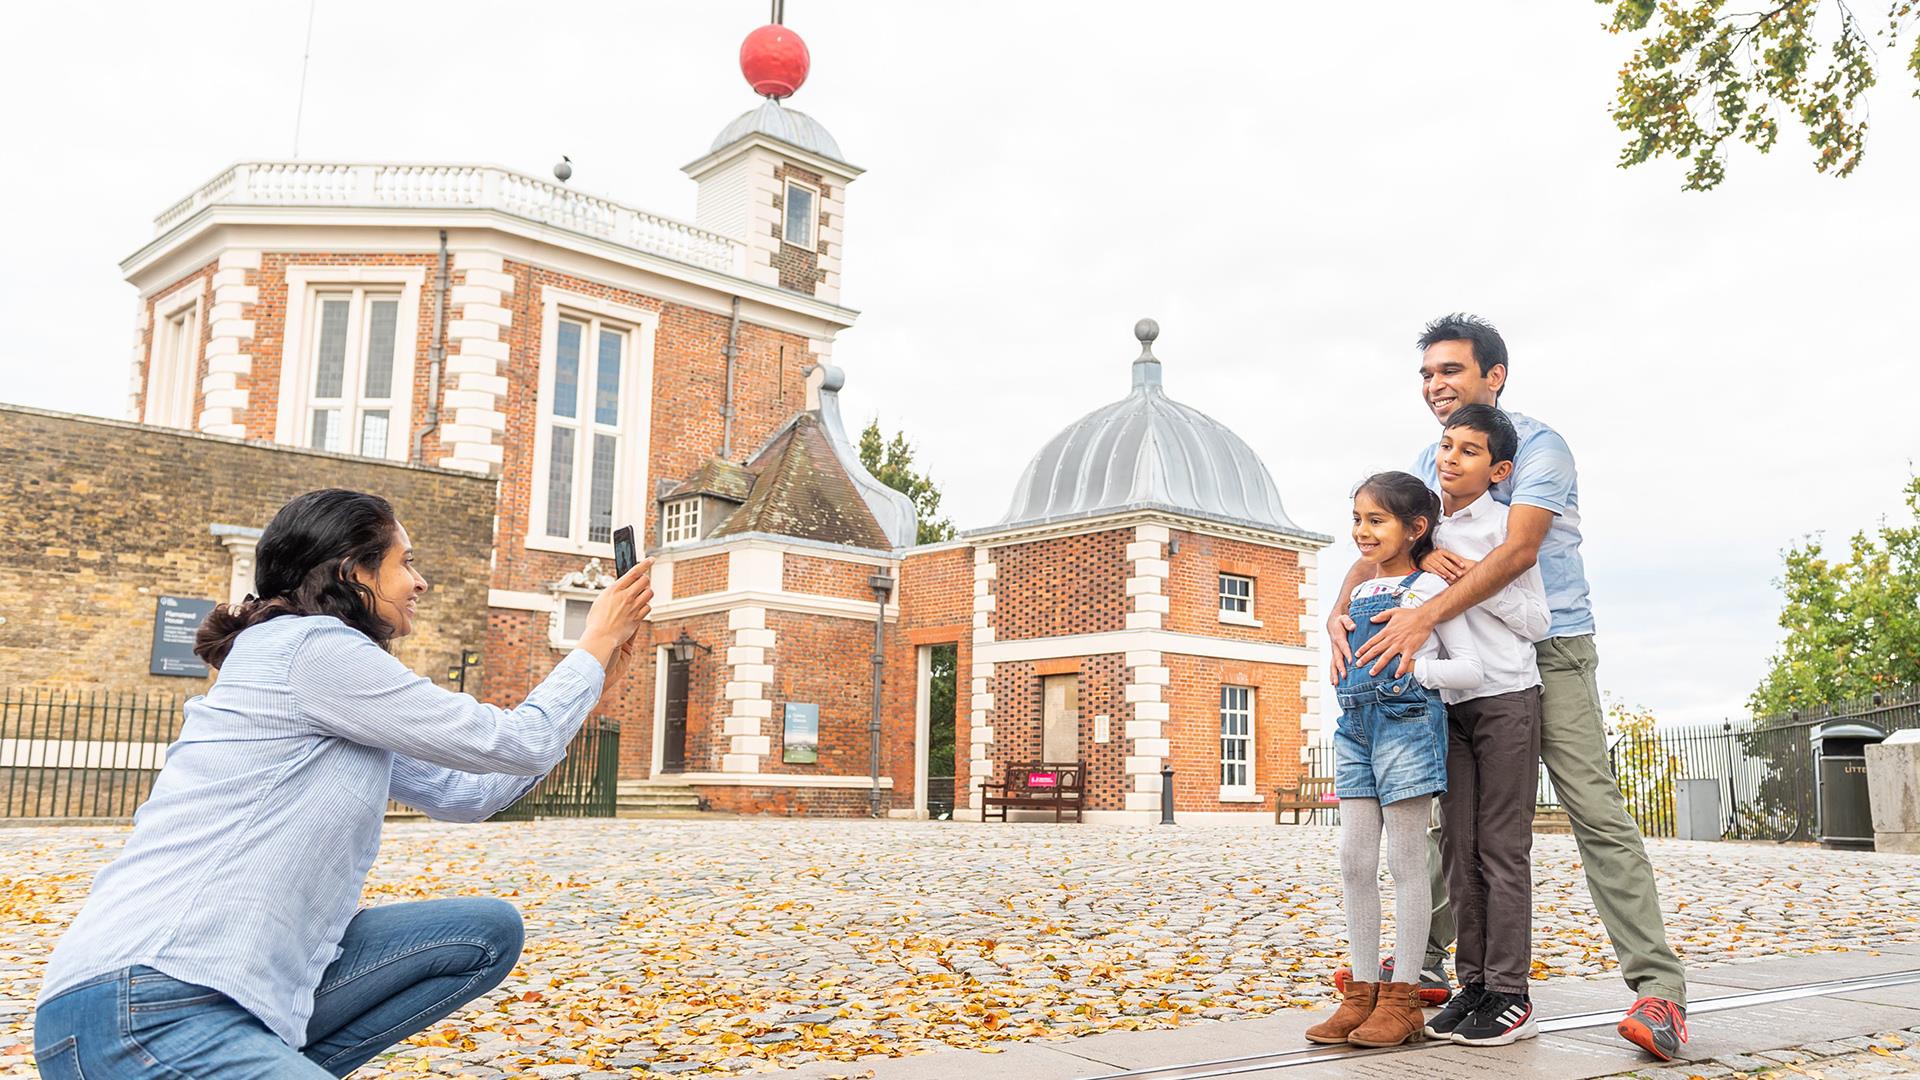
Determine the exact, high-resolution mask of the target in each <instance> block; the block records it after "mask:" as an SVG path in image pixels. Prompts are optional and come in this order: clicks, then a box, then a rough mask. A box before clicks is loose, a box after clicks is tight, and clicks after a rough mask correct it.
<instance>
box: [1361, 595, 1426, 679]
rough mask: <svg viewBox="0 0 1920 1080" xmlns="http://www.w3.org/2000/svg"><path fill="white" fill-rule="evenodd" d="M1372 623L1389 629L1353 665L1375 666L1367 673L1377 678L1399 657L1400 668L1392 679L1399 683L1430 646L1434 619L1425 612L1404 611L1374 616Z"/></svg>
mask: <svg viewBox="0 0 1920 1080" xmlns="http://www.w3.org/2000/svg"><path fill="white" fill-rule="evenodd" d="M1372 621H1374V622H1377V623H1385V624H1386V625H1385V626H1382V627H1381V628H1380V631H1379V632H1378V633H1376V634H1374V635H1373V640H1371V641H1369V642H1367V644H1366V646H1365V647H1364V648H1362V649H1361V650H1360V655H1359V656H1358V657H1355V658H1354V663H1355V664H1372V665H1373V666H1372V667H1371V668H1368V669H1367V670H1368V673H1369V674H1373V675H1378V674H1380V673H1381V672H1382V671H1385V670H1386V668H1387V665H1388V664H1390V663H1392V662H1393V658H1394V657H1395V656H1398V657H1399V658H1400V666H1399V667H1397V668H1396V669H1394V673H1393V677H1394V678H1396V679H1397V678H1399V677H1400V676H1402V675H1405V674H1406V673H1407V672H1409V671H1412V670H1413V661H1414V654H1415V653H1418V652H1419V651H1420V646H1422V645H1425V644H1426V643H1427V635H1429V634H1431V633H1433V618H1432V616H1430V615H1428V614H1427V613H1426V611H1425V609H1423V608H1417V607H1412V608H1406V607H1402V608H1390V609H1388V610H1386V611H1383V612H1381V613H1380V614H1378V615H1375V616H1374V617H1373V620H1372Z"/></svg>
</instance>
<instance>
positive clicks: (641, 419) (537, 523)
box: [524, 288, 660, 563]
mask: <svg viewBox="0 0 1920 1080" xmlns="http://www.w3.org/2000/svg"><path fill="white" fill-rule="evenodd" d="M541 298H542V312H541V325H540V387H539V396H538V398H537V399H536V400H535V402H534V413H535V418H536V420H535V424H534V442H533V475H532V476H530V477H529V478H528V485H529V492H528V499H527V521H526V539H525V541H524V543H525V546H526V547H527V548H528V549H529V550H533V551H556V552H561V553H563V554H568V555H587V556H595V557H599V558H602V559H606V560H607V561H608V562H609V563H611V561H612V560H613V541H612V540H611V539H608V540H606V541H605V542H601V543H591V542H589V541H588V540H587V539H586V530H587V527H586V521H587V512H588V510H587V508H588V502H587V494H588V492H587V489H586V488H585V487H584V486H582V485H579V484H578V483H576V488H575V494H576V499H577V501H576V505H575V506H574V508H573V513H574V521H575V523H576V524H577V526H578V528H577V530H576V532H577V536H574V537H558V536H548V535H547V465H548V459H549V458H550V457H551V456H552V449H551V448H552V443H553V424H552V418H551V416H550V411H551V410H550V409H549V406H548V403H549V402H550V401H551V400H552V398H553V376H554V371H555V368H556V367H557V361H558V357H559V343H560V320H561V318H563V317H565V318H569V319H580V320H583V321H589V322H591V321H594V320H599V321H602V322H607V323H613V324H615V325H616V326H617V327H618V328H619V329H621V330H624V331H626V333H627V349H626V353H625V355H624V356H623V357H622V359H621V365H620V366H621V372H620V424H619V427H618V429H617V431H616V432H615V434H617V435H618V436H619V438H620V447H619V450H618V452H617V454H616V456H615V458H614V469H613V527H614V528H615V529H618V528H619V527H620V526H622V525H633V526H635V528H636V530H637V531H642V532H644V530H642V529H641V528H640V527H641V526H642V525H643V522H642V520H641V519H642V518H644V517H645V515H646V508H647V505H648V503H650V502H651V501H652V499H651V494H650V493H649V492H648V486H649V484H648V479H647V442H648V437H649V435H650V433H651V430H652V426H653V349H654V340H655V337H656V336H657V334H658V331H659V327H660V316H659V315H657V314H655V313H654V312H651V311H647V310H646V309H644V308H636V307H628V306H627V305H625V304H616V303H613V302H611V301H608V300H603V299H601V298H599V297H596V296H587V295H585V294H582V293H573V292H567V291H565V290H562V289H554V288H546V289H542V290H541ZM596 359H597V353H596ZM581 387H582V394H581V399H582V401H583V402H584V403H585V408H583V410H582V415H581V417H580V418H579V419H580V421H581V427H580V430H583V431H586V432H589V433H591V432H592V431H593V429H594V427H595V425H594V424H593V423H592V412H591V402H592V396H591V393H590V389H591V384H590V381H589V380H587V379H586V378H585V374H584V372H583V374H582V382H581ZM603 430H604V429H603ZM592 461H593V457H592V443H591V440H585V441H583V442H582V444H581V446H580V448H579V450H578V451H577V458H576V465H575V476H576V477H578V476H582V475H589V472H588V471H589V470H591V468H592Z"/></svg>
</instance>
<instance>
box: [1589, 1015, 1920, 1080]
mask: <svg viewBox="0 0 1920 1080" xmlns="http://www.w3.org/2000/svg"><path fill="white" fill-rule="evenodd" d="M1916 1075H1920V1027H1914V1028H1908V1029H1906V1030H1905V1031H1888V1032H1883V1033H1881V1034H1879V1035H1863V1036H1861V1037H1859V1038H1853V1039H1838V1040H1835V1041H1833V1042H1822V1043H1812V1044H1810V1045H1807V1046H1796V1047H1794V1048H1792V1049H1790V1050H1767V1051H1763V1052H1760V1053H1754V1054H1739V1055H1736V1056H1733V1057H1725V1058H1714V1059H1712V1060H1710V1061H1691V1062H1687V1063H1685V1064H1684V1065H1682V1066H1680V1067H1677V1068H1664V1069H1644V1070H1642V1071H1640V1072H1631V1073H1618V1074H1616V1075H1615V1076H1613V1077H1609V1078H1608V1080H1870V1078H1871V1080H1878V1078H1879V1077H1883V1076H1916Z"/></svg>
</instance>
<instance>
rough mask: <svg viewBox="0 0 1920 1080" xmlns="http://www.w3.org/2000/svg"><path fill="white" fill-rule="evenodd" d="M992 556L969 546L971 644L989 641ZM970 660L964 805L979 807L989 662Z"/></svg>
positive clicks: (987, 751) (987, 737) (987, 776)
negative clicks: (969, 734)
mask: <svg viewBox="0 0 1920 1080" xmlns="http://www.w3.org/2000/svg"><path fill="white" fill-rule="evenodd" d="M996 573H997V571H996V569H995V567H994V565H993V559H992V558H991V557H990V556H989V555H988V554H987V549H986V548H983V547H979V548H974V549H973V644H974V646H975V648H976V649H977V648H978V647H979V646H981V645H986V644H991V643H992V642H993V624H992V622H991V621H990V620H991V619H992V614H993V579H994V575H995V574H996ZM978 655H979V654H978V653H977V652H976V653H975V656H976V659H975V660H974V662H973V672H972V683H971V689H972V691H973V693H972V695H971V702H972V707H971V709H970V710H969V714H970V716H971V717H972V731H973V739H972V748H971V752H970V754H969V761H968V762H967V805H968V806H970V807H972V808H973V809H975V810H979V809H981V794H980V785H981V784H983V783H985V782H987V781H989V780H992V779H993V692H992V688H993V663H992V661H983V660H980V659H977V657H978Z"/></svg>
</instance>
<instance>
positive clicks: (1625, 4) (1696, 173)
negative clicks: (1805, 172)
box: [1595, 0, 1920, 191]
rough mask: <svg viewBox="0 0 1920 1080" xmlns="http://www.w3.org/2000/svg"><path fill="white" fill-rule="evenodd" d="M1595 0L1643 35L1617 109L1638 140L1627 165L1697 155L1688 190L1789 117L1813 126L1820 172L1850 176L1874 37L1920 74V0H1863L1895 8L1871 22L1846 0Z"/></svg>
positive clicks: (1617, 22)
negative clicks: (1755, 4) (1739, 147)
mask: <svg viewBox="0 0 1920 1080" xmlns="http://www.w3.org/2000/svg"><path fill="white" fill-rule="evenodd" d="M1595 2H1596V3H1599V4H1603V5H1605V6H1607V7H1611V8H1612V9H1613V17H1612V18H1611V19H1609V20H1608V22H1607V30H1608V31H1609V32H1610V33H1613V34H1637V35H1641V36H1640V38H1639V43H1638V45H1637V46H1636V48H1635V49H1634V53H1633V57H1632V59H1630V60H1628V61H1627V63H1626V64H1625V65H1624V66H1623V67H1622V68H1621V69H1620V86H1619V96H1618V99H1617V100H1616V102H1615V105H1614V111H1613V121H1614V123H1615V124H1617V125H1619V127H1620V130H1621V131H1624V132H1626V133H1627V134H1628V135H1629V136H1630V138H1629V139H1628V141H1627V145H1626V147H1625V148H1624V149H1623V150H1622V151H1621V153H1620V167H1621V168H1630V167H1632V166H1634V165H1638V164H1640V163H1641V162H1643V161H1647V160H1648V159H1650V158H1655V157H1663V156H1667V155H1671V156H1673V157H1676V158H1683V159H1690V160H1691V162H1692V164H1691V165H1690V166H1689V168H1688V170H1687V181H1686V183H1685V185H1683V186H1684V187H1685V189H1686V190H1689V191H1706V190H1708V189H1710V188H1713V187H1716V186H1718V185H1719V183H1720V182H1721V181H1722V180H1724V179H1726V175H1727V148H1728V144H1729V141H1730V140H1738V141H1739V142H1744V143H1746V144H1748V145H1749V146H1752V147H1754V148H1755V149H1757V150H1759V151H1760V152H1761V153H1763V154H1764V153H1766V152H1767V151H1769V150H1772V149H1773V146H1774V143H1775V142H1776V141H1777V140H1778V139H1779V137H1780V123H1781V121H1782V120H1783V119H1788V120H1794V121H1798V122H1799V124H1800V126H1801V127H1802V128H1804V129H1805V131H1806V136H1807V142H1808V144H1809V145H1810V146H1812V148H1813V151H1814V154H1813V167H1814V168H1815V169H1817V170H1818V171H1820V172H1823V173H1831V174H1833V175H1835V176H1847V175H1849V174H1850V173H1852V172H1853V170H1854V169H1855V168H1856V167H1858V166H1859V164H1860V157H1861V154H1862V153H1863V152H1864V151H1865V148H1866V139H1867V114H1866V104H1865V102H1864V101H1863V100H1862V97H1863V95H1864V94H1865V93H1866V92H1867V90H1868V89H1870V88H1871V87H1872V86H1873V85H1874V83H1875V82H1876V81H1878V76H1877V75H1876V74H1875V64H1876V63H1877V62H1878V60H1879V57H1877V56H1876V55H1875V52H1874V44H1873V43H1874V39H1878V40H1879V41H1881V42H1883V43H1884V44H1885V45H1887V46H1888V48H1889V49H1892V50H1895V51H1896V52H1897V53H1898V54H1899V55H1900V56H1901V58H1902V60H1903V61H1904V63H1905V65H1906V67H1907V68H1908V69H1909V70H1910V71H1912V72H1913V74H1914V75H1916V76H1920V34H1916V33H1915V26H1916V23H1920V0H1867V2H1868V3H1875V4H1880V3H1884V4H1887V5H1888V6H1887V9H1886V17H1885V19H1884V21H1883V20H1873V21H1872V22H1867V21H1863V20H1862V18H1861V17H1860V16H1858V15H1856V14H1855V13H1854V11H1853V9H1852V8H1851V7H1850V6H1848V4H1847V2H1846V0H1783V2H1780V3H1773V2H1770V0H1769V2H1765V3H1762V4H1761V5H1760V10H1757V11H1756V10H1738V11H1728V10H1726V8H1727V0H1595ZM1736 6H1738V7H1742V8H1744V7H1745V5H1736ZM1915 95H1916V96H1920V89H1916V90H1915Z"/></svg>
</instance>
